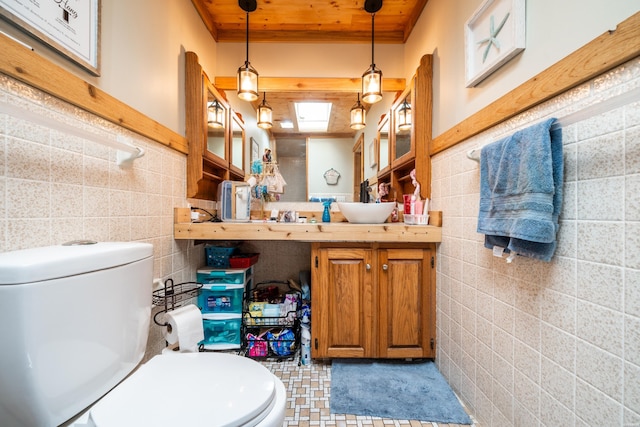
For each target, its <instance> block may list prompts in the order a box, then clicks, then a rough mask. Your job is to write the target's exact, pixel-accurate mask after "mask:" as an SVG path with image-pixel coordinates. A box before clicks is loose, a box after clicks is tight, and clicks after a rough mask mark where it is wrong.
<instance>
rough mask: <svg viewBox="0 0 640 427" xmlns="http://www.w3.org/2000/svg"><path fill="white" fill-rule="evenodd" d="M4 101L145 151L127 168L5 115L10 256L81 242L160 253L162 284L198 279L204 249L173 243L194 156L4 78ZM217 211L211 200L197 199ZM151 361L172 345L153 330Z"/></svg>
mask: <svg viewBox="0 0 640 427" xmlns="http://www.w3.org/2000/svg"><path fill="white" fill-rule="evenodd" d="M0 103H3V104H8V105H11V104H13V105H20V106H22V108H26V109H28V110H30V111H34V112H35V113H36V114H43V115H47V116H50V117H54V118H56V120H60V121H65V122H67V123H72V124H73V126H78V127H83V128H85V129H87V130H90V131H91V132H93V133H98V134H103V135H109V136H110V137H111V138H112V139H116V138H117V136H118V135H121V136H124V137H125V139H126V140H127V141H128V142H130V143H132V144H134V145H137V146H140V147H142V148H144V150H145V151H146V154H145V156H144V157H142V158H140V159H137V160H135V162H134V164H133V167H131V168H120V167H118V166H117V165H116V162H115V155H116V154H115V150H114V149H111V148H108V147H106V146H104V145H101V144H100V143H97V142H94V141H89V140H83V139H80V138H78V137H76V136H72V135H68V134H64V133H61V132H59V131H57V130H52V129H48V128H45V127H42V126H39V125H35V124H34V123H33V122H30V121H25V120H21V119H19V118H15V117H13V116H10V115H7V114H2V113H0V251H11V250H17V249H24V248H31V247H37V246H48V245H56V244H60V243H63V242H66V241H69V240H74V239H92V240H98V241H142V242H149V243H152V244H153V246H154V277H157V278H161V279H162V280H165V279H167V278H173V280H174V281H175V282H176V283H180V282H182V281H188V280H195V268H196V267H198V266H200V265H202V264H204V252H203V250H202V247H201V246H198V247H195V248H194V247H193V244H192V242H186V241H175V240H174V239H173V208H174V207H175V206H187V203H188V202H189V201H188V200H187V199H186V156H185V155H183V154H181V153H178V152H176V151H175V150H172V149H170V148H167V147H165V146H163V145H161V144H158V143H156V142H153V141H151V140H149V139H147V138H144V137H142V136H139V135H137V134H135V133H132V132H129V131H127V130H125V129H122V128H120V127H118V126H115V125H113V124H111V123H108V122H106V121H104V120H102V119H100V118H97V117H95V116H92V115H90V114H88V113H86V112H84V111H81V110H79V109H77V108H75V107H72V106H70V105H68V104H65V103H64V102H62V101H60V100H57V99H54V98H52V97H50V96H48V95H46V94H43V93H42V92H40V91H38V90H35V89H33V88H31V87H29V86H25V85H23V84H21V83H19V82H17V81H15V80H13V79H11V78H9V77H7V76H4V75H0ZM191 202H193V203H195V204H197V205H198V206H201V207H204V208H208V207H210V205H211V203H210V202H203V201H191ZM151 332H152V339H150V341H149V346H150V348H152V350H151V351H148V353H149V354H155V353H157V350H158V347H159V346H160V347H159V348H161V346H162V345H163V342H162V337H161V335H160V334H159V332H160V328H159V327H157V326H154V325H153V324H152V326H151Z"/></svg>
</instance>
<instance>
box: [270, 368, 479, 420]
mask: <svg viewBox="0 0 640 427" xmlns="http://www.w3.org/2000/svg"><path fill="white" fill-rule="evenodd" d="M261 363H262V364H263V365H265V366H266V367H267V368H268V369H269V370H270V371H271V372H273V373H274V374H275V375H276V376H278V377H279V378H280V379H281V380H282V382H283V383H284V385H285V387H286V388H287V412H286V416H285V422H284V427H307V426H319V427H331V426H336V427H342V426H344V427H346V426H353V427H368V426H372V427H383V426H410V427H420V426H429V427H458V425H457V424H438V423H431V422H421V421H415V420H414V421H412V420H392V419H386V418H377V417H366V416H355V415H336V414H331V413H330V411H329V394H330V392H331V362H329V361H313V363H312V364H311V365H308V366H298V360H297V359H295V360H282V361H279V360H265V361H262V362H261ZM474 426H475V427H479V426H478V424H474ZM460 427H468V426H460Z"/></svg>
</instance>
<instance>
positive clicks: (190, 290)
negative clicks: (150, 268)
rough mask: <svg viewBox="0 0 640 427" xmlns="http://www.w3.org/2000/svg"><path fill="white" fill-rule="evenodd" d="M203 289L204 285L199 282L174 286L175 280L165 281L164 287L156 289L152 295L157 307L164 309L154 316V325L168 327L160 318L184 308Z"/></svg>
mask: <svg viewBox="0 0 640 427" xmlns="http://www.w3.org/2000/svg"><path fill="white" fill-rule="evenodd" d="M200 289H202V283H198V282H184V283H178V284H174V283H173V279H167V280H165V281H164V286H163V287H162V288H160V289H156V290H155V291H153V294H152V302H153V305H155V306H156V307H163V309H162V310H159V311H158V312H157V313H156V314H154V315H153V323H155V324H156V325H158V326H167V322H159V321H158V316H159V315H160V314H164V313H166V312H168V311H171V310H175V309H176V308H178V307H182V306H183V305H185V303H188V302H189V301H190V300H191V299H192V298H195V297H197V296H198V294H199V293H200Z"/></svg>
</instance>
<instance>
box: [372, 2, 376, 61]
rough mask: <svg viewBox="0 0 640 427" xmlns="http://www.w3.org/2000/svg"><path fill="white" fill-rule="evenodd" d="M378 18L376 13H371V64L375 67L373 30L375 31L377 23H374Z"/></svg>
mask: <svg viewBox="0 0 640 427" xmlns="http://www.w3.org/2000/svg"><path fill="white" fill-rule="evenodd" d="M375 19H376V14H375V13H372V14H371V65H373V67H374V68H375V65H376V62H375V61H374V60H373V32H374V31H375V25H374V24H373V23H374V21H375Z"/></svg>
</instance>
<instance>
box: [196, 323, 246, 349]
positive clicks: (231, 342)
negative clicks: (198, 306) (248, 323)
mask: <svg viewBox="0 0 640 427" xmlns="http://www.w3.org/2000/svg"><path fill="white" fill-rule="evenodd" d="M241 323H242V318H241V316H240V315H237V317H232V316H229V317H226V318H222V317H216V318H207V317H206V315H203V319H202V326H203V328H204V340H203V341H202V344H204V346H205V347H208V348H212V349H215V348H216V347H217V348H238V347H240V341H241V339H240V338H241V337H240V331H241V328H240V324H241Z"/></svg>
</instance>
